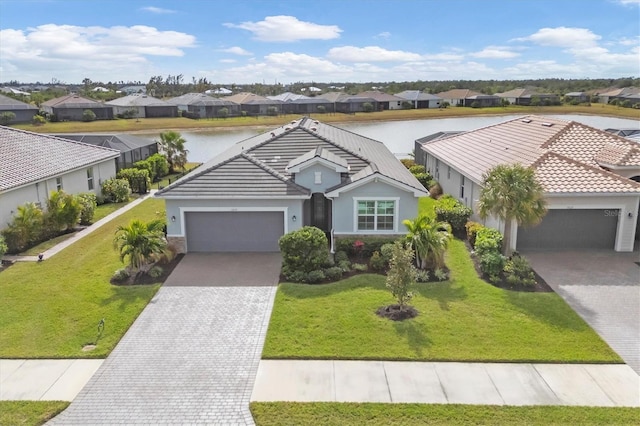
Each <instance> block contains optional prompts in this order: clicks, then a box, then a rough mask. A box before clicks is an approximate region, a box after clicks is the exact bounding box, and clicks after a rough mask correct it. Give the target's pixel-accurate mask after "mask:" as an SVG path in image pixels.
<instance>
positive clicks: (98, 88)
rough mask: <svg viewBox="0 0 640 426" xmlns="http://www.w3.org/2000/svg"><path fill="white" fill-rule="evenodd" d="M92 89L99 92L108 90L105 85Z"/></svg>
mask: <svg viewBox="0 0 640 426" xmlns="http://www.w3.org/2000/svg"><path fill="white" fill-rule="evenodd" d="M92 91H93V92H99V93H107V92H109V91H110V90H109V89H107V88H106V87H102V86H98V87H94V88H93V90H92Z"/></svg>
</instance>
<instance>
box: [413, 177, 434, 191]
mask: <svg viewBox="0 0 640 426" xmlns="http://www.w3.org/2000/svg"><path fill="white" fill-rule="evenodd" d="M413 176H415V178H416V179H418V182H420V183H421V184H422V186H424V187H425V189H429V188H430V187H432V186H433V185H434V183H435V181H434V180H433V177H431V175H430V174H429V173H417V174H414V175H413Z"/></svg>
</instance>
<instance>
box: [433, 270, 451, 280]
mask: <svg viewBox="0 0 640 426" xmlns="http://www.w3.org/2000/svg"><path fill="white" fill-rule="evenodd" d="M433 276H434V277H436V279H437V280H438V281H446V280H448V279H449V273H448V272H447V271H445V270H444V269H442V268H436V269H435V270H434V271H433Z"/></svg>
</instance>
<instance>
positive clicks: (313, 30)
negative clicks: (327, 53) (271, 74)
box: [223, 15, 342, 42]
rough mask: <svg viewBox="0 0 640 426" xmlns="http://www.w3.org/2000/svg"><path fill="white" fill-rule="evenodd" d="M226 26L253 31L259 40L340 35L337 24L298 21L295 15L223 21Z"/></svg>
mask: <svg viewBox="0 0 640 426" xmlns="http://www.w3.org/2000/svg"><path fill="white" fill-rule="evenodd" d="M223 25H224V26H225V27H228V28H239V29H243V30H247V31H250V32H252V33H253V36H254V39H255V40H259V41H278V42H291V41H297V40H331V39H334V38H338V37H340V33H341V32H342V30H341V29H340V27H338V26H337V25H319V24H314V23H313V22H305V21H300V20H298V18H296V17H295V16H286V15H279V16H267V17H266V18H264V20H263V21H259V22H242V23H241V24H232V23H225V24H223Z"/></svg>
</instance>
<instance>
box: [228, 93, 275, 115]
mask: <svg viewBox="0 0 640 426" xmlns="http://www.w3.org/2000/svg"><path fill="white" fill-rule="evenodd" d="M226 99H227V100H229V101H231V102H235V103H236V104H238V105H240V111H241V113H242V111H245V112H246V113H247V114H248V115H275V114H282V102H281V101H278V100H274V99H269V98H265V97H264V96H260V95H256V94H255V93H247V92H242V93H238V94H235V95H231V96H227V97H226ZM274 111H275V113H274Z"/></svg>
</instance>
